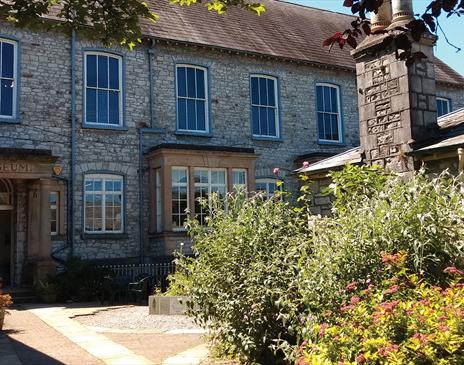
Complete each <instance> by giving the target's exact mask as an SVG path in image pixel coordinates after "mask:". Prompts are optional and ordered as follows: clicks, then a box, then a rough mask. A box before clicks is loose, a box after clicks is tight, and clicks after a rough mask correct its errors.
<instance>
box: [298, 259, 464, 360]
mask: <svg viewBox="0 0 464 365" xmlns="http://www.w3.org/2000/svg"><path fill="white" fill-rule="evenodd" d="M406 256H407V255H406V253H404V252H399V253H397V254H393V255H392V254H386V253H384V254H383V255H382V263H383V265H384V270H385V271H386V273H387V274H388V275H387V277H388V279H385V280H383V281H381V282H379V283H377V284H376V285H374V284H372V283H371V284H369V285H368V286H367V287H364V288H360V285H358V283H350V284H348V286H347V287H346V289H345V294H347V295H348V297H349V298H350V299H349V300H347V301H346V302H344V303H343V304H342V305H341V307H340V308H339V310H338V311H334V312H329V313H326V314H325V315H324V317H323V318H322V321H318V322H317V323H316V322H315V321H314V320H313V321H312V322H311V321H308V323H307V325H308V336H307V338H308V339H307V340H306V341H305V342H303V343H302V344H301V346H300V348H299V351H298V352H299V360H298V364H299V365H313V364H327V365H329V364H336V365H352V364H398V365H400V364H442V365H445V364H463V363H464V283H463V271H462V270H459V269H458V268H456V267H448V268H446V269H445V270H444V272H445V273H447V274H449V275H450V276H451V280H450V282H449V284H448V285H446V286H432V285H430V284H428V283H427V282H425V281H424V280H423V279H421V278H420V277H418V276H417V275H415V274H410V273H409V272H408V270H407V269H406V268H405V261H406Z"/></svg>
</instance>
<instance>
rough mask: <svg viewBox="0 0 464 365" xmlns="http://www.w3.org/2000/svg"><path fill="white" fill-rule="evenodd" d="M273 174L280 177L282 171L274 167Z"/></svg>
mask: <svg viewBox="0 0 464 365" xmlns="http://www.w3.org/2000/svg"><path fill="white" fill-rule="evenodd" d="M272 172H273V173H274V175H279V174H280V169H279V168H278V167H274V169H273V170H272Z"/></svg>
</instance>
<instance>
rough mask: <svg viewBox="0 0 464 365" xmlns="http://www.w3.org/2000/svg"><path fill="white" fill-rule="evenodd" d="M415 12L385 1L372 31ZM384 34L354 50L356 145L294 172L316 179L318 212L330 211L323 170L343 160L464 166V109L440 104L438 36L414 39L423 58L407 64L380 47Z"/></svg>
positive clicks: (402, 2)
mask: <svg viewBox="0 0 464 365" xmlns="http://www.w3.org/2000/svg"><path fill="white" fill-rule="evenodd" d="M413 14H414V13H413V10H412V1H411V0H393V1H386V2H385V3H384V4H383V5H382V9H381V10H380V11H379V13H378V14H377V15H376V16H375V17H374V18H373V29H377V30H384V29H387V30H388V29H395V27H398V26H404V25H405V24H407V23H408V22H409V21H410V20H411V19H412V17H413ZM393 32H394V31H393ZM387 36H389V34H388V33H379V34H373V35H371V36H369V37H367V38H365V39H364V40H363V42H362V43H361V44H360V45H359V46H358V47H357V48H356V50H354V51H352V55H353V57H354V59H355V61H356V73H357V86H358V106H359V133H360V146H359V147H356V148H353V149H350V150H348V151H345V152H343V153H341V154H337V155H334V156H330V157H329V158H326V159H323V160H321V161H318V162H316V163H314V164H312V165H310V166H308V167H305V168H300V169H299V170H298V171H300V172H305V173H308V174H310V175H312V176H314V177H315V180H316V181H317V183H316V186H315V192H316V196H317V197H316V198H315V200H314V203H315V209H316V211H318V212H320V213H324V212H326V211H327V210H328V209H330V199H329V198H327V197H322V196H320V194H319V191H320V189H321V187H322V185H326V184H327V183H328V182H329V181H328V180H327V179H326V178H325V177H326V176H327V172H328V171H330V170H336V169H340V168H342V167H343V166H344V165H345V164H347V163H350V164H376V165H380V166H382V167H385V168H386V169H388V170H392V171H396V172H399V173H406V172H408V171H413V170H415V169H418V168H420V167H422V166H424V167H425V168H426V169H427V170H428V172H429V173H438V172H442V171H443V170H445V169H448V170H450V171H451V172H453V173H456V174H457V173H458V172H461V171H462V170H463V168H464V150H463V149H462V148H463V147H464V133H463V129H462V127H463V125H464V108H463V107H462V105H460V104H458V106H457V107H458V109H457V110H456V111H451V109H450V108H448V106H449V105H450V104H449V103H445V104H442V103H441V101H442V95H443V91H442V90H441V87H440V82H439V75H438V73H437V72H436V68H435V66H434V54H433V46H434V44H435V42H436V40H437V38H436V36H434V35H432V34H425V35H424V36H423V37H422V38H421V39H420V40H419V41H418V42H416V41H412V46H413V48H412V52H418V51H420V52H423V53H424V54H425V55H426V58H425V59H422V60H420V61H416V62H415V63H414V64H413V65H412V66H410V67H407V66H406V64H405V62H404V61H401V60H399V59H397V58H396V55H395V53H396V51H395V49H394V47H393V45H392V46H390V47H384V46H383V44H384V43H385V42H384V40H385V37H387ZM461 98H462V94H461ZM443 105H445V112H443ZM318 195H319V196H318Z"/></svg>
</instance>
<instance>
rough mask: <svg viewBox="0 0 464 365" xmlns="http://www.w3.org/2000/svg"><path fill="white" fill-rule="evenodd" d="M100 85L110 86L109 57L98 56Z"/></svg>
mask: <svg viewBox="0 0 464 365" xmlns="http://www.w3.org/2000/svg"><path fill="white" fill-rule="evenodd" d="M98 87H101V88H107V87H108V57H107V56H98Z"/></svg>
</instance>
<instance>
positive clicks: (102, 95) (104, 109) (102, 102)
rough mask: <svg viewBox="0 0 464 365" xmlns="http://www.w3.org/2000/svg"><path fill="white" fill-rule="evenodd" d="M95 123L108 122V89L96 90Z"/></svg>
mask: <svg viewBox="0 0 464 365" xmlns="http://www.w3.org/2000/svg"><path fill="white" fill-rule="evenodd" d="M97 123H103V124H108V91H106V90H98V116H97Z"/></svg>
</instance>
